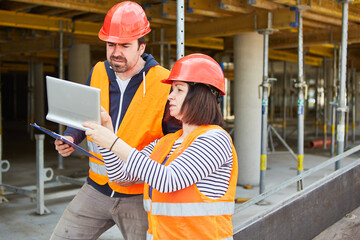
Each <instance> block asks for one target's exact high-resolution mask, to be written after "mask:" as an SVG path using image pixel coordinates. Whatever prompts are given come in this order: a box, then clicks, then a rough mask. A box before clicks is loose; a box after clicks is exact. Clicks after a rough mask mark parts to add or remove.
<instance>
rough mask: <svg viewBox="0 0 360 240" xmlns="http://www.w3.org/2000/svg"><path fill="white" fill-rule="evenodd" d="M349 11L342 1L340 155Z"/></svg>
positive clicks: (338, 148)
mask: <svg viewBox="0 0 360 240" xmlns="http://www.w3.org/2000/svg"><path fill="white" fill-rule="evenodd" d="M348 11H349V2H348V1H344V2H342V27H341V54H340V58H341V65H340V66H339V70H340V83H339V87H340V88H339V106H338V108H337V111H338V112H339V121H338V124H337V141H336V142H337V153H338V155H339V154H341V153H343V152H344V138H345V135H344V132H345V112H346V111H347V106H346V99H345V97H346V96H345V93H346V60H347V59H346V58H347V56H346V55H347V34H348ZM340 167H341V160H339V161H337V162H336V163H335V170H338V169H339V168H340Z"/></svg>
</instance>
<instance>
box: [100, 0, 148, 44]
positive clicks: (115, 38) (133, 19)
mask: <svg viewBox="0 0 360 240" xmlns="http://www.w3.org/2000/svg"><path fill="white" fill-rule="evenodd" d="M150 31H151V29H150V23H149V21H148V20H147V17H146V14H145V12H144V10H143V9H142V7H141V6H140V5H139V4H137V3H135V2H129V1H125V2H121V3H118V4H116V5H115V6H113V7H112V8H111V9H110V10H109V11H108V13H107V14H106V17H105V20H104V24H103V26H102V28H101V29H100V31H99V34H98V36H99V38H100V39H101V40H103V41H106V42H112V43H127V42H131V41H133V40H136V39H139V38H141V37H143V36H145V35H146V34H148V33H149V32H150Z"/></svg>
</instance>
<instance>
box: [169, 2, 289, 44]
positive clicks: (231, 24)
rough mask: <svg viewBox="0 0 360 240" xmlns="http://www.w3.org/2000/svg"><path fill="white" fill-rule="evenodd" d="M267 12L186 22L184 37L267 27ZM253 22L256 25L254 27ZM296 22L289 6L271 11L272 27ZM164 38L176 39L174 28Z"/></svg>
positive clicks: (219, 35)
mask: <svg viewBox="0 0 360 240" xmlns="http://www.w3.org/2000/svg"><path fill="white" fill-rule="evenodd" d="M267 16H268V15H267V13H259V14H257V18H256V20H255V17H254V16H250V15H241V16H235V17H229V18H221V19H214V20H213V21H209V22H200V23H188V24H186V26H185V38H186V39H191V38H202V37H224V36H232V35H236V34H239V33H244V32H254V31H255V29H256V28H257V29H265V28H267ZM255 22H256V23H257V27H255ZM295 22H296V12H295V11H290V9H289V8H286V9H279V10H276V11H274V12H273V28H274V29H289V28H291V26H290V25H291V24H292V23H295ZM165 35H166V37H165V39H166V40H167V41H169V40H170V41H171V40H173V39H176V28H169V29H168V31H167V32H166V34H165Z"/></svg>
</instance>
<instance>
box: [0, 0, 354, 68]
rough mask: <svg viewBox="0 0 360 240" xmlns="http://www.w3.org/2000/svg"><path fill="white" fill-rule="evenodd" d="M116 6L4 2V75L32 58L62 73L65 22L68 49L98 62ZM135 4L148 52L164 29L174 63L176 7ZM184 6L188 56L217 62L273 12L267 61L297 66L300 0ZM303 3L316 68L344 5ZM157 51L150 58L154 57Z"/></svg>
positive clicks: (193, 0)
mask: <svg viewBox="0 0 360 240" xmlns="http://www.w3.org/2000/svg"><path fill="white" fill-rule="evenodd" d="M118 2H120V1H114V0H96V1H95V0H2V1H0V61H1V62H2V64H1V70H2V72H4V71H9V70H16V69H17V66H19V67H18V69H17V70H18V71H23V70H24V69H26V67H24V64H26V63H27V62H28V60H29V59H30V56H32V59H35V60H36V61H42V62H44V63H45V64H46V65H48V66H52V68H57V58H58V48H59V31H60V23H62V26H63V27H62V31H63V32H64V34H65V37H64V46H65V48H66V49H67V48H69V47H71V45H72V44H73V43H88V44H90V45H91V49H92V52H93V56H97V55H98V56H99V57H102V58H103V57H104V56H105V55H103V54H102V51H103V50H104V43H103V42H101V41H100V40H98V38H97V33H98V31H99V29H100V28H101V26H102V22H103V19H104V17H105V14H106V12H107V11H108V9H110V8H111V7H112V6H113V5H115V4H116V3H118ZM137 2H138V3H139V4H141V5H142V6H143V8H144V9H145V11H146V14H147V16H148V18H149V20H150V22H151V27H152V30H153V31H152V32H151V34H150V35H149V37H148V46H155V45H156V44H157V43H159V41H160V37H159V33H160V29H164V41H166V42H167V43H170V44H171V49H170V51H169V52H170V54H171V57H172V58H175V56H176V1H173V0H163V1H161V0H141V1H137ZM248 2H251V3H248ZM359 2H360V1H354V2H352V3H350V6H349V14H348V16H349V28H348V41H349V46H348V58H349V60H353V61H354V62H355V67H356V68H357V69H360V61H359V60H357V56H358V53H360V26H359V23H360V4H359ZM185 4H186V9H185V12H186V13H185V22H186V23H185V38H186V41H185V46H186V54H188V53H191V52H194V51H196V52H203V53H206V54H210V55H212V56H214V57H215V56H222V55H230V56H231V55H232V38H233V36H234V35H236V34H240V33H245V32H253V31H256V30H259V29H265V28H266V27H267V18H268V12H271V13H272V16H273V19H272V21H273V29H276V30H277V31H275V32H274V33H273V34H272V35H270V51H269V57H270V59H272V60H280V61H290V62H296V61H297V57H296V54H297V53H296V49H297V41H298V40H297V27H296V25H297V11H298V10H297V8H296V6H297V1H296V0H272V1H268V0H247V1H246V0H185ZM301 4H302V5H303V6H304V7H305V8H306V11H305V12H303V26H304V27H303V28H304V31H303V36H304V52H305V54H306V57H305V62H306V64H309V65H314V66H319V65H321V64H322V60H323V57H330V58H331V57H333V52H334V50H333V48H334V44H336V43H339V42H340V41H341V17H342V4H341V3H338V2H336V1H332V0H303V1H302V2H301ZM157 46H158V45H157ZM155 49H156V48H155ZM96 52H98V54H96ZM99 52H101V53H99ZM157 52H158V51H155V52H154V53H153V54H154V55H155V56H156V57H157V56H158V53H157ZM66 56H67V54H66V52H65V57H66ZM65 62H66V61H65ZM52 68H49V69H52Z"/></svg>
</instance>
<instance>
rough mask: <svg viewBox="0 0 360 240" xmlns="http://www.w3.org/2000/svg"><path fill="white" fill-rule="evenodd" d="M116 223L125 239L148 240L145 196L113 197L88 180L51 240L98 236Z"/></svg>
mask: <svg viewBox="0 0 360 240" xmlns="http://www.w3.org/2000/svg"><path fill="white" fill-rule="evenodd" d="M114 224H116V225H117V226H118V227H119V229H120V231H121V233H122V235H123V237H124V238H125V239H126V240H128V239H129V240H144V239H146V230H147V228H148V221H147V214H146V212H145V210H144V207H143V196H142V195H140V196H134V197H126V198H111V197H108V196H105V195H104V194H102V193H100V192H98V191H97V190H95V189H94V188H93V187H92V186H90V185H89V184H88V183H85V184H84V185H83V186H82V188H81V189H80V191H79V192H78V193H77V194H76V196H75V198H74V199H73V200H72V201H71V202H70V203H69V205H68V206H67V208H66V209H65V211H64V213H63V215H62V216H61V218H60V220H59V222H58V224H57V225H56V227H55V230H54V232H53V234H52V235H51V238H50V239H51V240H58V239H97V238H98V237H99V236H100V235H101V234H102V233H104V232H105V231H106V230H108V229H109V228H110V227H112V226H113V225H114Z"/></svg>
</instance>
